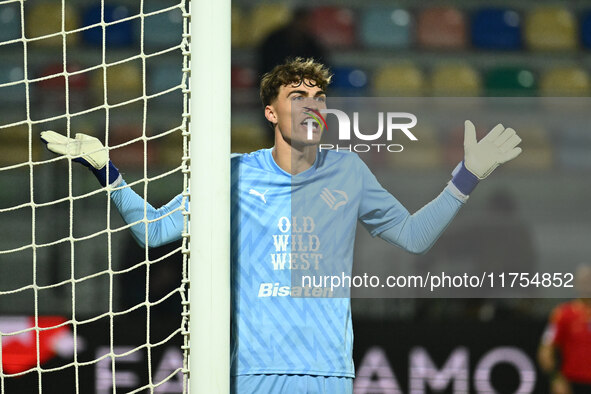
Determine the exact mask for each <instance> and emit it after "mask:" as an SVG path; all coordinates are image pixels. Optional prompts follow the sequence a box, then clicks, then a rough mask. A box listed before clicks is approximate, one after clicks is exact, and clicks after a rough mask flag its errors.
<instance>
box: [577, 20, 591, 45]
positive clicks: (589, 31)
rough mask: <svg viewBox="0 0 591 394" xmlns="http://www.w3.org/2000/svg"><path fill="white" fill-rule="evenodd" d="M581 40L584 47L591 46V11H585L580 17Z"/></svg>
mask: <svg viewBox="0 0 591 394" xmlns="http://www.w3.org/2000/svg"><path fill="white" fill-rule="evenodd" d="M579 29H580V31H581V42H582V43H583V45H584V46H585V48H591V11H586V12H585V13H584V14H583V18H582V19H581V26H580V28H579Z"/></svg>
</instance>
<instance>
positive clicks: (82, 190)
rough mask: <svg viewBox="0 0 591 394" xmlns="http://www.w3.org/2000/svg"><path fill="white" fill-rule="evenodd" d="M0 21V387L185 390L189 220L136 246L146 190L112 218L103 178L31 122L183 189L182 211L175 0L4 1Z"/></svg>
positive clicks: (183, 7) (182, 90) (153, 192)
mask: <svg viewBox="0 0 591 394" xmlns="http://www.w3.org/2000/svg"><path fill="white" fill-rule="evenodd" d="M0 23H1V24H2V28H1V29H0V108H1V109H0V223H1V227H2V237H0V343H1V346H0V358H1V360H2V362H1V363H0V391H1V393H10V392H39V393H43V392H56V390H57V388H56V387H60V389H59V391H60V392H76V393H80V392H82V393H86V392H115V391H116V390H124V391H125V392H132V393H135V392H179V391H180V390H182V391H183V392H186V390H187V387H186V380H187V379H186V377H187V352H188V342H187V340H188V339H187V334H188V303H187V299H186V295H185V290H186V286H187V285H188V280H187V255H188V248H187V245H188V244H187V224H186V222H187V220H185V227H184V231H183V237H182V240H181V241H179V242H178V243H176V244H174V245H171V246H169V247H166V248H164V249H157V250H149V249H148V248H147V247H144V248H143V249H142V248H141V247H139V246H138V245H137V244H136V243H134V242H133V240H132V239H131V235H130V232H129V228H130V227H131V226H133V225H136V224H138V223H143V224H145V228H146V238H145V240H146V241H147V239H148V238H147V236H148V235H147V224H148V223H149V222H150V221H149V220H148V219H146V217H147V216H146V212H147V209H148V206H147V203H146V204H144V218H143V219H142V220H140V221H138V222H137V223H129V224H126V223H124V222H123V220H122V219H121V217H120V216H119V215H118V213H117V210H116V208H114V206H113V204H112V202H111V199H110V194H111V193H112V192H113V191H114V189H110V188H101V187H100V186H99V185H98V183H96V180H95V179H94V177H92V176H91V174H90V173H89V172H87V171H86V169H84V168H82V167H81V166H79V165H78V164H76V163H74V164H72V160H71V159H72V158H71V157H64V156H55V155H53V154H51V153H50V152H48V151H46V150H45V149H44V148H43V144H42V143H41V141H40V139H39V133H40V132H41V131H43V130H54V131H56V132H59V133H61V134H64V135H67V136H68V137H70V136H71V137H74V135H75V134H76V133H79V132H83V133H85V134H90V135H94V136H96V137H98V138H99V139H101V140H102V142H103V143H104V144H105V146H107V147H108V149H109V154H110V158H111V160H113V162H115V163H116V165H117V166H118V167H119V169H120V170H121V171H122V173H123V176H124V178H125V179H126V181H127V185H126V186H123V187H131V188H133V189H134V190H135V191H136V192H137V193H138V194H139V195H141V196H142V197H144V200H146V201H152V202H154V201H156V202H162V203H164V202H166V201H168V199H170V198H171V197H173V195H174V194H176V193H178V192H180V191H185V192H183V193H182V197H183V204H182V205H181V207H180V208H179V210H183V214H184V215H185V218H186V217H187V214H188V213H187V212H186V211H185V210H184V209H185V206H186V204H185V201H187V200H188V197H189V196H188V192H187V190H188V188H187V186H188V128H187V122H188V117H189V111H188V93H189V91H188V77H189V75H188V74H189V50H188V41H189V34H188V31H189V30H188V29H189V26H188V23H189V21H188V13H187V4H186V3H185V1H181V2H175V1H168V0H158V1H153V2H152V1H151V2H145V1H143V0H142V1H139V2H133V3H132V2H129V1H128V2H125V1H122V2H120V3H116V4H113V3H111V2H108V1H105V0H101V1H97V2H95V3H92V4H89V3H88V2H82V1H65V0H62V1H61V2H60V1H53V0H52V1H49V2H47V1H44V2H40V1H34V0H27V1H26V2H25V1H24V0H9V1H0ZM154 205H156V204H154ZM158 220H159V219H158ZM146 243H147V242H146ZM17 390H19V391H17ZM23 390H24V391H23Z"/></svg>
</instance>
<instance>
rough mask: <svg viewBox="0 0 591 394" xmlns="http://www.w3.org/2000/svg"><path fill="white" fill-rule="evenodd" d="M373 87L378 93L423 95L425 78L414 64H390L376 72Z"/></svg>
mask: <svg viewBox="0 0 591 394" xmlns="http://www.w3.org/2000/svg"><path fill="white" fill-rule="evenodd" d="M373 88H374V91H375V93H376V94H378V95H395V96H422V95H423V94H424V90H425V78H424V76H423V72H422V71H421V70H420V69H418V68H417V67H415V66H414V65H413V64H398V65H390V66H386V67H383V68H382V69H380V70H378V71H377V72H376V74H375V77H374V80H373Z"/></svg>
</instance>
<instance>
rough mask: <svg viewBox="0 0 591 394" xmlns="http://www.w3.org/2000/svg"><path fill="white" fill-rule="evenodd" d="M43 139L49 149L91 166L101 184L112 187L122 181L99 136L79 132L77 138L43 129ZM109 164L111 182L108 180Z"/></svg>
mask: <svg viewBox="0 0 591 394" xmlns="http://www.w3.org/2000/svg"><path fill="white" fill-rule="evenodd" d="M41 141H43V142H44V143H45V144H46V145H47V149H49V150H50V151H52V152H53V153H57V154H58V155H67V156H71V157H72V160H73V161H75V162H78V163H81V164H82V165H84V166H86V167H88V168H90V170H91V171H92V172H93V173H94V175H95V176H96V177H97V179H98V180H99V182H100V184H101V185H103V186H106V185H107V184H108V185H109V186H111V187H115V186H118V185H119V184H120V183H121V182H122V181H123V178H121V174H119V170H118V169H117V167H115V166H114V165H113V163H112V162H111V161H110V160H109V152H108V150H107V149H106V148H105V147H104V145H103V144H102V142H100V141H99V139H98V138H95V137H92V136H90V135H86V134H82V133H78V134H76V138H68V137H66V136H63V135H61V134H59V133H56V132H55V131H51V130H48V131H42V132H41ZM107 165H108V169H109V171H108V172H109V174H108V175H109V182H107Z"/></svg>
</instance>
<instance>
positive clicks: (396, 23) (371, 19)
mask: <svg viewBox="0 0 591 394" xmlns="http://www.w3.org/2000/svg"><path fill="white" fill-rule="evenodd" d="M412 25H413V20H412V16H411V14H410V13H409V12H408V11H407V10H405V9H402V8H394V7H390V8H377V7H374V8H370V9H368V10H366V11H365V12H364V13H363V16H362V18H361V32H360V33H361V34H360V36H361V41H362V43H363V44H364V45H366V46H368V47H374V48H376V47H378V48H379V47H382V48H384V47H385V48H407V47H408V46H410V44H411V40H412V33H411V31H412Z"/></svg>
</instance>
